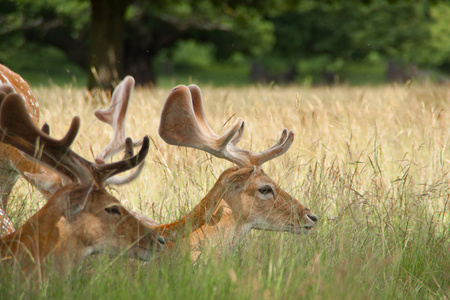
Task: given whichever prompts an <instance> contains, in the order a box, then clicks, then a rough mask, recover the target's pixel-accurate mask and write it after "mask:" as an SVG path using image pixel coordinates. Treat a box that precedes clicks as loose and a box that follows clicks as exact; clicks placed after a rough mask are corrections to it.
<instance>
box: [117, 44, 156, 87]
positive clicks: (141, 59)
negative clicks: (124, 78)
mask: <svg viewBox="0 0 450 300" xmlns="http://www.w3.org/2000/svg"><path fill="white" fill-rule="evenodd" d="M132 52H134V53H133V54H131V53H127V54H126V57H125V68H124V70H125V73H126V74H130V75H132V76H133V77H134V79H135V80H136V84H137V85H147V84H156V75H155V72H154V70H153V68H152V63H153V58H154V55H151V54H149V53H148V52H147V51H141V52H139V51H132Z"/></svg>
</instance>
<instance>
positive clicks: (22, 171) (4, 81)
mask: <svg viewBox="0 0 450 300" xmlns="http://www.w3.org/2000/svg"><path fill="white" fill-rule="evenodd" d="M133 87H134V79H133V78H132V77H130V76H127V77H126V78H124V80H123V81H122V82H121V83H120V84H119V85H118V86H117V87H116V89H115V90H114V93H113V95H112V98H111V106H110V108H109V109H107V110H96V111H95V112H94V113H95V115H96V116H97V118H99V119H100V120H101V121H104V122H106V123H109V124H110V125H111V126H112V128H113V137H112V139H111V141H110V143H109V144H108V146H106V147H105V148H104V149H102V150H101V151H100V153H99V154H98V155H97V157H96V158H95V162H96V163H97V164H103V163H104V162H105V160H107V159H108V158H110V157H111V156H112V155H114V154H115V153H117V152H119V151H120V150H122V149H123V148H125V138H126V132H125V118H126V113H127V109H128V103H129V100H130V97H131V93H132V91H133ZM13 92H16V93H18V94H19V95H20V96H22V98H23V99H24V100H25V104H26V108H27V110H28V113H29V114H30V116H31V118H32V120H33V122H34V124H36V125H37V124H38V121H39V103H38V101H37V100H36V98H35V97H34V96H33V93H32V92H31V90H30V87H29V86H28V84H27V83H26V81H25V80H23V78H22V77H21V76H20V75H18V74H16V73H14V72H13V71H11V70H10V69H8V68H7V67H6V66H3V65H0V95H2V97H6V95H8V94H10V93H13ZM43 131H44V132H47V133H49V128H48V126H47V125H46V124H45V125H44V127H43ZM140 144H141V141H138V142H133V146H139V145H140ZM142 167H143V164H141V165H139V166H138V168H136V169H135V170H134V172H133V173H131V174H130V176H128V177H118V176H116V177H114V179H113V178H110V179H109V180H108V181H109V182H110V184H124V183H127V182H129V181H131V180H133V179H134V178H136V177H137V176H138V175H139V173H140V171H141V170H142ZM19 175H23V176H24V178H25V179H27V180H28V181H29V182H30V183H31V184H32V185H33V186H34V187H36V188H37V189H38V190H39V191H40V192H41V193H42V194H43V195H44V196H45V197H46V198H49V197H50V196H51V195H53V194H54V193H55V192H56V191H57V190H58V189H60V188H61V187H62V186H63V184H64V182H62V180H61V177H60V176H59V175H58V174H57V173H55V172H53V171H52V170H51V169H48V168H46V167H45V166H43V165H42V164H39V163H36V162H35V161H32V160H29V159H27V158H26V157H25V156H24V155H22V153H21V152H20V151H18V150H17V149H16V148H14V147H12V146H10V145H7V144H4V143H0V196H1V199H2V201H1V203H0V236H2V235H7V234H9V233H12V232H14V231H15V228H14V225H13V223H12V222H11V221H10V220H9V218H8V217H7V214H6V213H5V211H6V210H7V203H8V198H9V194H10V192H11V190H12V188H13V186H14V184H15V183H16V181H17V179H18V177H19Z"/></svg>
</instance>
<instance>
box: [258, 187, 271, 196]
mask: <svg viewBox="0 0 450 300" xmlns="http://www.w3.org/2000/svg"><path fill="white" fill-rule="evenodd" d="M258 191H259V192H260V193H261V194H263V195H267V194H272V195H273V189H272V187H271V186H270V185H264V186H262V187H260V188H259V189H258Z"/></svg>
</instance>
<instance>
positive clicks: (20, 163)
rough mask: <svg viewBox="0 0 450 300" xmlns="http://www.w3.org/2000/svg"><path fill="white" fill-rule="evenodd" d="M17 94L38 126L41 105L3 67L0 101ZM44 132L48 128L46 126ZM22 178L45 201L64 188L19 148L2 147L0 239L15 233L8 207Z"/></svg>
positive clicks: (3, 145) (27, 88) (0, 151)
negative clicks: (13, 189) (2, 98)
mask: <svg viewBox="0 0 450 300" xmlns="http://www.w3.org/2000/svg"><path fill="white" fill-rule="evenodd" d="M14 92H15V93H17V94H19V95H20V96H21V97H22V98H23V99H24V100H25V106H26V108H27V111H28V113H29V114H30V117H31V119H32V120H33V123H34V124H36V125H37V124H38V122H39V102H38V101H37V100H36V98H35V97H34V95H33V93H32V92H31V89H30V86H29V85H28V83H27V82H26V81H25V80H24V79H23V78H22V77H21V76H20V75H18V74H17V73H15V72H13V71H11V70H10V69H9V68H8V67H6V66H4V65H1V64H0V97H6V95H8V94H10V93H14ZM44 128H47V126H46V125H44ZM20 175H22V176H24V178H26V179H27V180H28V181H29V182H30V183H31V184H32V185H33V186H34V187H36V188H37V189H38V190H39V191H40V192H41V193H42V194H43V195H44V196H45V197H47V198H48V197H50V196H51V195H52V194H53V193H55V192H56V191H57V190H58V189H59V188H61V186H62V182H61V178H60V177H59V176H58V175H57V174H56V173H55V172H53V171H51V170H49V169H48V168H46V167H45V166H42V165H41V164H39V163H36V162H34V161H30V160H29V159H27V158H25V157H24V156H23V155H22V154H21V153H20V151H18V150H17V149H16V148H14V147H12V146H10V145H7V144H4V143H0V197H1V202H0V225H2V224H3V225H2V226H0V227H2V228H0V230H1V231H0V236H1V235H4V234H8V233H11V232H14V230H15V229H14V226H13V224H12V222H11V221H10V220H9V219H8V218H7V215H6V213H5V212H6V211H7V204H8V199H9V195H10V193H11V190H12V188H13V187H14V185H15V183H16V182H17V180H18V178H19V176H20Z"/></svg>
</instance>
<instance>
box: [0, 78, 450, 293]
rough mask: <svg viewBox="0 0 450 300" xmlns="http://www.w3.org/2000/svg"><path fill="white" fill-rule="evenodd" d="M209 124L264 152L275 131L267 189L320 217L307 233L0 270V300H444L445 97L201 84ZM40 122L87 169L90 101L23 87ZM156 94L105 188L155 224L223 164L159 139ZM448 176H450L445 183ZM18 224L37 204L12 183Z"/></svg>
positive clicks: (145, 102) (198, 194)
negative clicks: (288, 141) (240, 132)
mask: <svg viewBox="0 0 450 300" xmlns="http://www.w3.org/2000/svg"><path fill="white" fill-rule="evenodd" d="M201 88H202V91H203V97H204V104H205V110H206V115H207V118H208V121H209V123H210V126H211V127H212V128H213V129H214V130H215V131H216V132H217V133H219V134H220V133H223V132H224V130H226V129H227V128H228V126H229V125H230V124H232V123H233V122H234V120H235V119H236V118H237V117H243V118H244V120H245V122H246V132H245V133H244V137H243V139H242V141H241V142H240V144H239V146H240V147H241V148H244V149H250V150H252V151H254V152H257V151H261V150H263V149H266V148H268V147H270V146H271V145H272V144H273V143H274V142H275V141H276V140H277V139H278V138H279V135H280V133H281V130H282V129H283V128H288V129H291V130H293V131H294V132H295V140H294V143H293V145H292V147H291V149H290V150H289V151H288V152H287V153H286V154H284V155H283V156H281V157H279V158H277V159H274V160H272V161H270V162H267V163H266V164H265V165H264V169H265V171H266V173H267V174H269V175H270V176H271V177H272V178H273V179H274V180H276V181H277V182H279V184H280V185H281V186H282V187H283V188H284V189H285V190H286V191H288V192H289V193H290V194H291V195H293V196H295V197H296V198H297V199H298V200H299V201H300V202H301V203H303V204H305V205H306V206H308V207H310V208H311V210H312V211H313V213H315V214H316V215H317V216H318V217H319V223H318V226H317V227H316V228H315V229H314V230H313V231H312V232H311V233H310V234H308V235H301V236H298V235H292V234H289V233H274V232H257V231H253V233H252V234H251V235H250V236H248V241H247V242H246V243H243V244H241V245H239V246H238V247H237V248H236V247H235V248H232V247H226V248H225V249H220V251H219V249H209V248H206V249H204V254H203V255H202V256H201V257H200V259H199V260H198V261H197V262H196V263H193V262H192V261H191V259H190V256H189V249H186V247H184V246H183V245H178V246H177V249H176V251H170V252H167V253H163V254H162V255H161V256H160V257H159V258H158V259H156V260H154V261H151V262H148V263H142V262H136V261H130V260H128V259H127V258H114V257H105V256H101V255H98V256H93V257H91V258H89V259H87V260H86V261H85V262H84V263H83V264H82V265H81V266H80V267H79V268H78V269H76V270H74V271H73V272H72V273H70V274H66V275H64V276H60V275H59V274H54V273H53V272H48V273H46V274H45V276H44V277H40V276H38V275H31V276H28V277H25V276H23V275H20V273H19V272H16V271H14V270H7V269H5V268H4V267H0V271H1V279H0V298H2V299H13V298H17V299H97V298H98V299H449V298H450V229H449V226H450V217H449V212H448V210H450V200H449V199H450V198H449V197H450V186H449V178H448V177H447V175H448V174H447V173H448V172H449V171H450V149H447V148H448V146H447V145H448V144H449V142H450V140H449V138H450V88H449V87H445V86H435V85H415V84H412V85H409V86H397V85H390V86H381V87H347V86H338V87H312V88H302V87H297V86H292V87H277V86H270V87H267V86H252V87H238V88H233V87H228V88H212V87H208V86H206V87H202V86H201ZM33 91H34V93H35V95H36V97H37V98H38V99H39V102H40V104H41V124H42V123H43V122H44V121H45V122H47V123H48V124H49V125H50V128H51V134H52V135H53V136H56V137H62V135H63V134H64V133H65V131H66V130H67V129H68V126H69V124H70V120H71V118H72V117H73V116H75V115H79V116H80V117H81V121H82V126H81V130H80V133H79V135H78V138H77V140H76V142H75V144H74V150H75V151H76V152H78V153H79V154H81V155H83V156H84V157H85V158H88V159H90V160H93V158H94V156H95V154H96V153H98V152H99V151H100V149H101V148H102V147H104V146H105V145H107V143H108V142H109V138H110V135H111V129H110V128H108V126H107V125H105V124H103V123H100V122H99V121H97V120H96V119H95V117H94V115H93V110H94V109H97V108H105V107H107V106H108V103H107V101H106V98H104V97H103V96H102V95H96V96H91V95H88V93H87V92H86V91H85V90H83V89H78V88H71V87H64V88H62V87H57V86H55V87H51V88H42V87H41V88H39V87H33ZM168 93H169V90H168V89H158V88H152V89H149V88H136V89H135V91H134V94H133V97H132V101H131V104H130V108H129V112H128V122H127V133H128V135H129V136H131V137H133V138H135V139H137V138H141V137H143V136H144V135H149V136H150V137H151V139H152V142H151V149H150V154H149V156H148V158H147V165H146V168H145V169H144V171H143V173H142V174H141V176H140V177H139V178H138V179H137V180H136V181H134V182H133V183H131V184H129V185H126V186H119V187H111V192H112V194H114V195H115V196H116V197H117V198H118V199H120V200H121V202H122V204H124V205H125V206H126V207H127V208H129V209H133V210H135V211H138V212H140V213H143V214H145V215H147V216H150V217H151V218H153V219H155V220H156V221H158V222H161V223H164V222H169V221H172V220H176V219H177V218H179V217H180V216H182V215H183V214H184V213H186V212H187V211H189V210H190V209H191V208H193V207H194V206H195V205H196V204H197V203H198V202H199V201H200V200H201V199H202V197H203V196H205V195H206V193H207V192H208V190H209V189H210V188H211V187H212V185H213V184H214V182H215V180H216V179H217V178H218V177H219V175H220V174H221V172H222V171H224V170H225V169H227V168H228V167H230V166H232V165H231V163H229V162H227V161H224V160H220V159H218V158H215V157H211V156H210V155H208V154H206V153H204V152H201V151H198V150H193V149H187V148H181V147H174V146H169V145H167V144H165V143H164V142H163V141H162V140H161V138H160V137H159V136H158V125H159V114H160V111H161V108H162V105H163V103H164V100H165V98H166V96H167V95H168ZM449 176H450V175H449ZM10 202H11V203H12V204H11V207H10V212H11V217H12V218H13V221H14V223H15V224H16V225H17V226H20V225H21V224H22V223H23V222H24V221H25V220H26V219H27V218H28V217H30V216H31V215H32V214H33V213H34V212H36V211H37V210H38V209H39V208H40V207H41V206H42V205H43V204H44V199H43V198H42V196H40V194H39V193H38V192H37V191H33V190H32V188H31V187H30V185H29V184H28V183H26V182H25V181H24V180H21V182H20V183H19V185H18V186H17V187H16V188H15V190H14V193H13V195H12V200H10Z"/></svg>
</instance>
